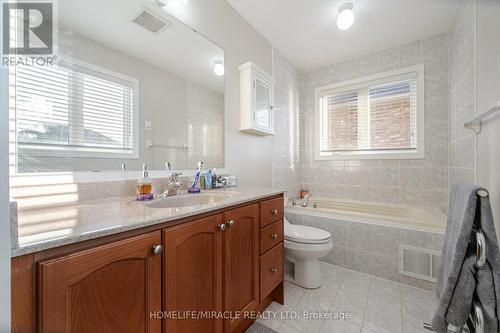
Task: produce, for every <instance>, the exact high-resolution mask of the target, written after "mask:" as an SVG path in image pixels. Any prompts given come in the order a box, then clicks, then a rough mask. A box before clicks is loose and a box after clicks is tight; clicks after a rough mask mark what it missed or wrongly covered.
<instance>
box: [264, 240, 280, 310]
mask: <svg viewBox="0 0 500 333" xmlns="http://www.w3.org/2000/svg"><path fill="white" fill-rule="evenodd" d="M282 281H283V243H280V244H278V245H276V246H275V247H274V248H272V249H271V250H269V251H268V252H267V253H266V254H264V255H263V256H261V257H260V299H261V300H262V299H264V298H266V297H267V295H269V293H270V292H271V291H273V289H274V288H276V286H277V285H279V284H280V283H281V282H282Z"/></svg>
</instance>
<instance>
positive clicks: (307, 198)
mask: <svg viewBox="0 0 500 333" xmlns="http://www.w3.org/2000/svg"><path fill="white" fill-rule="evenodd" d="M310 196H311V193H308V194H306V195H305V196H304V201H302V207H307V204H308V203H309V197H310Z"/></svg>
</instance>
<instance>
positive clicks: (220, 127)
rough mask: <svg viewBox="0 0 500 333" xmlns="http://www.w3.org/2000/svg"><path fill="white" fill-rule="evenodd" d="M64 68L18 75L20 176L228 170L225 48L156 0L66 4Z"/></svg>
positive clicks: (14, 106) (13, 100)
mask: <svg viewBox="0 0 500 333" xmlns="http://www.w3.org/2000/svg"><path fill="white" fill-rule="evenodd" d="M58 11H59V22H58V30H59V34H58V56H57V63H56V64H55V65H54V66H39V67H37V66H17V67H16V66H13V67H12V68H11V71H10V77H9V81H10V82H9V83H10V114H11V122H10V123H11V128H10V132H11V142H12V144H11V156H12V157H11V158H12V161H11V164H13V165H15V168H16V171H15V172H16V173H33V172H61V171H107V170H116V171H117V170H120V169H121V167H122V164H125V165H126V168H127V170H138V169H140V168H141V167H142V164H143V163H146V164H147V165H148V166H149V168H150V169H156V170H163V169H165V165H166V163H170V166H171V168H172V169H193V168H196V166H197V162H198V161H203V162H204V166H205V167H218V168H221V167H223V166H224V51H223V50H222V49H221V48H220V47H218V46H217V45H215V44H213V43H212V42H210V41H209V40H207V39H206V38H204V37H203V36H201V35H200V34H199V33H197V32H195V31H194V30H192V29H191V28H189V27H188V26H186V25H184V24H183V23H182V22H180V21H178V20H177V19H175V18H174V17H172V16H170V15H169V14H168V13H167V10H166V8H162V7H160V6H157V5H154V2H153V1H148V0H142V1H141V0H106V1H99V0H85V1H81V0H64V1H59V9H58Z"/></svg>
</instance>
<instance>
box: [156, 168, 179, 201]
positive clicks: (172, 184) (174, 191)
mask: <svg viewBox="0 0 500 333" xmlns="http://www.w3.org/2000/svg"><path fill="white" fill-rule="evenodd" d="M181 175H182V173H177V172H173V173H172V175H171V176H170V177H168V184H167V189H166V190H165V192H163V193H161V194H159V195H158V196H157V198H166V197H171V196H174V195H178V194H179V189H180V188H181V186H182V182H181V181H180V180H179V176H181Z"/></svg>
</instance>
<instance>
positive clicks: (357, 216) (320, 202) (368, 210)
mask: <svg viewBox="0 0 500 333" xmlns="http://www.w3.org/2000/svg"><path fill="white" fill-rule="evenodd" d="M301 204H302V200H297V204H296V205H295V206H293V205H291V203H290V202H289V203H288V204H287V206H286V211H287V212H289V213H293V214H303V215H310V216H319V217H330V218H336V219H340V220H347V221H352V222H358V223H368V224H375V225H380V226H392V227H397V228H403V229H410V230H417V231H423V232H431V233H438V234H444V232H445V229H446V219H447V217H446V215H445V214H444V213H443V212H442V211H441V210H439V209H433V208H415V207H406V206H396V205H388V204H381V203H372V202H361V201H346V200H335V199H328V198H313V197H311V198H310V199H309V204H308V206H307V207H302V206H301ZM314 204H316V208H315V207H314Z"/></svg>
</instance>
